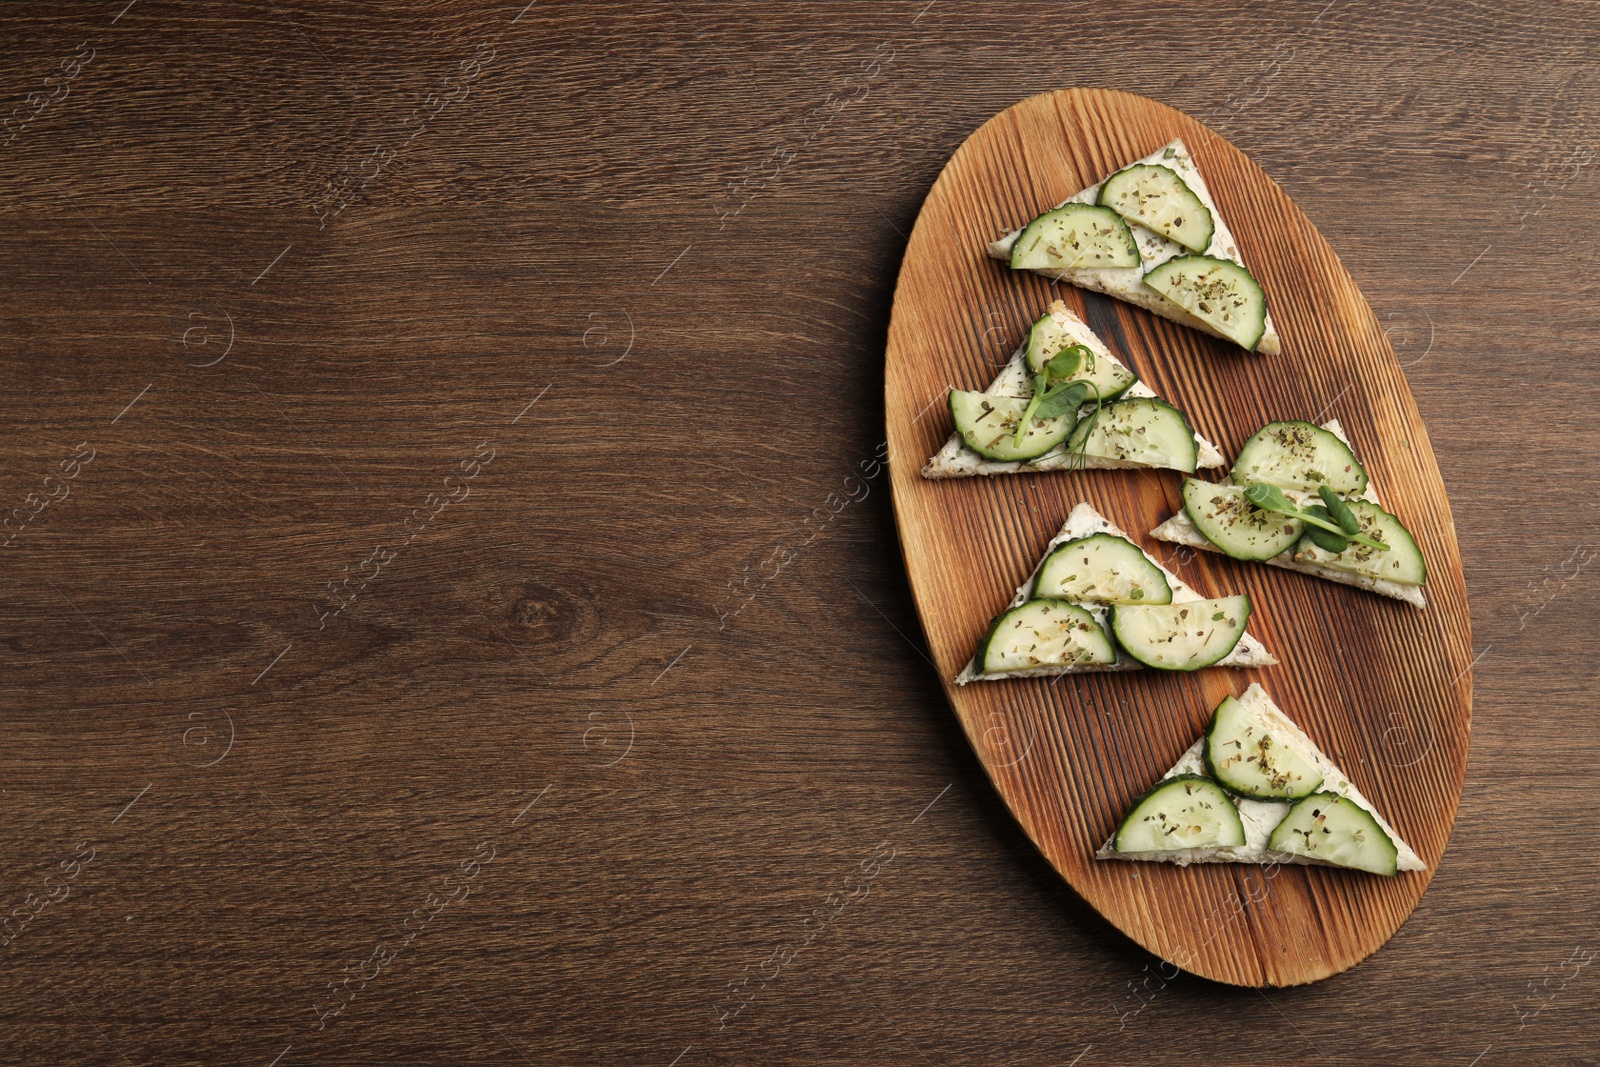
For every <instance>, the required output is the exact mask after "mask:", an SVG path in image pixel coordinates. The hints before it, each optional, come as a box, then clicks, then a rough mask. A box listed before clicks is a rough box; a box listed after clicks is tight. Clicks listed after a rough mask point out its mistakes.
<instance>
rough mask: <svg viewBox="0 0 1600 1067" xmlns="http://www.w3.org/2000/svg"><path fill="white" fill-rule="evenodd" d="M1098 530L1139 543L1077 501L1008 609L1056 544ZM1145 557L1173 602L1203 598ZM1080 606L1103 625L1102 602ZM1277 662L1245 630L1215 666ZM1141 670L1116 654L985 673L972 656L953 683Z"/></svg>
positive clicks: (1028, 591)
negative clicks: (1107, 659)
mask: <svg viewBox="0 0 1600 1067" xmlns="http://www.w3.org/2000/svg"><path fill="white" fill-rule="evenodd" d="M1100 533H1104V534H1110V535H1112V536H1113V537H1120V538H1123V539H1124V540H1126V541H1128V542H1129V543H1130V544H1134V545H1137V544H1138V542H1136V541H1134V540H1133V538H1131V537H1129V536H1128V535H1127V534H1125V533H1123V532H1122V531H1121V530H1120V529H1118V528H1117V526H1116V524H1114V523H1112V522H1111V521H1110V520H1109V519H1107V518H1106V517H1105V516H1104V515H1101V514H1100V513H1099V512H1098V511H1096V510H1095V509H1094V507H1093V506H1092V505H1090V504H1086V503H1085V504H1079V505H1078V506H1077V507H1075V508H1073V509H1072V513H1071V514H1070V515H1068V516H1067V521H1066V522H1065V523H1063V524H1062V527H1061V530H1060V532H1059V533H1057V534H1056V535H1055V537H1053V538H1051V539H1050V543H1049V544H1048V545H1046V546H1045V550H1044V552H1043V554H1042V555H1040V557H1039V563H1038V564H1037V565H1035V566H1034V568H1033V573H1032V574H1030V575H1029V576H1028V580H1027V581H1026V582H1023V583H1022V585H1021V586H1020V587H1019V588H1018V589H1017V593H1016V595H1015V596H1014V597H1012V598H1011V603H1010V604H1008V605H1006V608H1007V610H1009V609H1011V608H1015V607H1020V606H1021V605H1022V604H1024V603H1026V602H1027V601H1028V599H1029V598H1030V597H1031V596H1032V593H1033V583H1034V579H1035V578H1037V577H1038V575H1039V568H1040V567H1042V566H1043V565H1044V561H1045V558H1046V557H1048V556H1049V555H1050V553H1051V552H1052V551H1054V550H1055V547H1056V546H1057V545H1059V544H1062V543H1063V542H1066V541H1075V540H1077V539H1078V538H1080V537H1090V536H1092V535H1094V534H1100ZM1141 551H1142V549H1141ZM1145 558H1146V559H1148V560H1150V562H1151V563H1154V564H1155V565H1156V566H1157V567H1161V572H1162V573H1163V574H1165V575H1166V577H1167V584H1168V585H1170V586H1171V587H1172V602H1173V603H1175V604H1187V603H1191V602H1193V601H1196V600H1204V599H1206V598H1205V597H1203V596H1201V595H1200V594H1199V593H1196V592H1195V591H1194V590H1193V589H1191V588H1190V587H1189V586H1188V585H1186V584H1184V582H1183V579H1181V578H1179V577H1178V576H1177V575H1175V574H1173V573H1172V572H1171V571H1169V570H1167V568H1165V567H1162V566H1161V561H1160V560H1158V559H1156V558H1155V557H1154V556H1152V555H1150V553H1148V552H1146V553H1145ZM1080 606H1081V607H1083V608H1085V609H1087V610H1088V611H1090V612H1092V613H1093V614H1094V615H1095V616H1096V617H1097V618H1099V619H1100V621H1101V625H1104V624H1105V614H1106V611H1105V607H1104V606H1103V605H1094V604H1082V605H1080ZM1277 662H1278V661H1277V659H1275V658H1274V657H1273V655H1272V653H1270V652H1268V651H1267V648H1266V646H1265V645H1263V644H1262V643H1261V642H1260V641H1258V640H1256V639H1255V638H1254V637H1252V636H1250V633H1249V631H1246V632H1245V633H1244V634H1243V635H1242V636H1241V637H1240V638H1239V643H1238V644H1237V645H1235V646H1234V648H1233V651H1232V652H1230V653H1228V655H1227V656H1226V657H1224V658H1223V659H1221V660H1220V661H1218V662H1217V664H1216V665H1217V666H1218V667H1272V666H1275V665H1276V664H1277ZM1144 669H1146V668H1145V666H1144V664H1142V663H1140V662H1138V661H1137V660H1133V659H1129V658H1127V657H1126V656H1122V655H1120V654H1119V655H1118V657H1117V661H1116V662H1115V663H1109V664H1065V665H1060V666H1051V667H1034V668H1032V669H1030V670H1025V671H1006V672H1005V673H1003V674H985V673H983V672H981V671H980V670H979V669H978V661H977V659H976V657H974V658H973V659H971V660H968V661H967V665H966V667H964V668H963V669H962V671H961V673H960V674H958V675H956V684H957V685H966V684H967V683H968V682H994V681H1000V680H1002V679H1005V678H1044V677H1050V676H1053V675H1058V674H1079V673H1082V672H1086V671H1132V670H1144Z"/></svg>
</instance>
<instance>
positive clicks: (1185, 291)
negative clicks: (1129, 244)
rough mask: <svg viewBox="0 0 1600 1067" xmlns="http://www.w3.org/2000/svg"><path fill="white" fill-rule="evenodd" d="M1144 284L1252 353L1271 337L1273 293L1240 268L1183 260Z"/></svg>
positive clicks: (1153, 273)
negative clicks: (1269, 301)
mask: <svg viewBox="0 0 1600 1067" xmlns="http://www.w3.org/2000/svg"><path fill="white" fill-rule="evenodd" d="M1144 283H1145V284H1146V285H1148V286H1149V287H1150V288H1152V289H1154V290H1155V291H1156V292H1158V293H1160V294H1161V295H1162V296H1164V297H1166V298H1167V299H1168V300H1170V301H1172V302H1173V303H1174V304H1177V305H1178V306H1179V307H1181V308H1183V310H1185V311H1187V312H1188V313H1189V314H1191V315H1193V316H1194V317H1195V318H1197V319H1199V320H1200V321H1201V322H1204V323H1206V324H1207V325H1208V326H1210V327H1211V328H1212V329H1214V330H1216V331H1217V332H1218V333H1219V334H1221V335H1222V336H1223V337H1226V338H1227V339H1228V340H1230V341H1232V342H1234V343H1235V344H1237V345H1240V346H1241V347H1243V348H1245V349H1247V350H1249V351H1251V352H1254V351H1255V350H1256V345H1258V344H1260V343H1261V338H1262V336H1263V335H1264V334H1265V333H1266V332H1267V294H1266V293H1263V292H1262V291H1261V286H1259V285H1257V284H1256V280H1255V279H1254V278H1252V277H1251V276H1250V272H1249V271H1247V270H1245V269H1244V268H1243V267H1241V266H1239V264H1237V263H1230V262H1228V261H1227V260H1225V259H1217V258H1216V257H1215V256H1178V257H1177V258H1176V259H1169V260H1167V261H1166V262H1165V263H1163V264H1161V265H1160V266H1159V267H1155V268H1153V269H1152V270H1151V271H1150V273H1148V274H1146V275H1145V276H1144Z"/></svg>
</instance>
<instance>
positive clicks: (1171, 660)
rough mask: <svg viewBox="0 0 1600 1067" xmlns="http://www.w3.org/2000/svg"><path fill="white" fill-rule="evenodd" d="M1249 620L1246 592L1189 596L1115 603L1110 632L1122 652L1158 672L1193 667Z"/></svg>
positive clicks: (1227, 647) (1229, 642)
mask: <svg viewBox="0 0 1600 1067" xmlns="http://www.w3.org/2000/svg"><path fill="white" fill-rule="evenodd" d="M1249 620H1250V598H1249V597H1248V596H1243V595H1241V596H1230V597H1223V598H1222V599H1220V600H1191V601H1189V602H1188V603H1187V604H1165V605H1160V606H1155V605H1151V606H1146V605H1143V604H1131V605H1130V604H1118V605H1115V606H1114V607H1112V609H1111V632H1112V633H1114V634H1116V636H1117V644H1119V645H1121V646H1122V650H1123V651H1124V652H1126V653H1127V654H1128V655H1130V656H1132V657H1133V658H1134V659H1136V660H1138V661H1139V662H1140V663H1143V664H1144V665H1145V666H1146V667H1154V668H1155V669H1156V670H1158V671H1197V670H1199V669H1200V668H1201V667H1209V666H1211V665H1212V664H1213V663H1216V662H1217V661H1218V660H1222V659H1226V658H1227V656H1228V653H1230V652H1232V651H1233V647H1234V646H1235V645H1237V644H1238V643H1239V638H1241V637H1243V636H1244V624H1245V623H1246V622H1248V621H1249Z"/></svg>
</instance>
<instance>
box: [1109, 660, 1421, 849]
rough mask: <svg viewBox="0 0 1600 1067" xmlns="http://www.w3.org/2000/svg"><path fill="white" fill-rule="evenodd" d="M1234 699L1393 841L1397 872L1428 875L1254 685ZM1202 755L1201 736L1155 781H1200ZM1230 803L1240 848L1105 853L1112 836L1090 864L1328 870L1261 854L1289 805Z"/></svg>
mask: <svg viewBox="0 0 1600 1067" xmlns="http://www.w3.org/2000/svg"><path fill="white" fill-rule="evenodd" d="M1238 699H1239V703H1240V704H1241V705H1243V706H1244V708H1245V710H1246V711H1247V712H1248V713H1249V714H1250V715H1251V716H1252V717H1253V718H1254V719H1255V720H1256V722H1258V723H1259V724H1260V725H1261V726H1262V727H1263V729H1265V730H1268V731H1270V732H1271V734H1272V737H1273V740H1274V742H1277V743H1281V744H1284V745H1288V746H1290V747H1292V748H1294V749H1296V750H1298V751H1299V753H1300V755H1302V756H1304V757H1305V758H1306V759H1308V760H1309V761H1311V762H1312V763H1313V764H1315V765H1316V767H1317V769H1318V770H1319V771H1321V772H1322V786H1321V787H1320V788H1321V789H1323V790H1326V791H1327V792H1330V793H1338V794H1339V795H1341V796H1343V797H1346V798H1348V799H1350V800H1352V801H1354V802H1355V803H1356V804H1358V805H1359V806H1361V807H1362V808H1364V809H1365V810H1366V812H1367V814H1369V815H1371V816H1372V817H1373V818H1374V819H1375V820H1377V823H1378V825H1379V826H1381V827H1383V832H1384V833H1386V834H1388V835H1389V837H1390V839H1391V840H1393V841H1394V845H1395V849H1396V851H1397V852H1398V853H1399V855H1398V857H1397V859H1396V864H1395V865H1396V867H1397V868H1398V869H1399V870H1402V871H1425V870H1427V869H1428V865H1427V864H1426V863H1423V862H1422V859H1421V857H1419V856H1418V855H1417V854H1416V853H1415V852H1413V851H1412V850H1411V846H1410V845H1408V844H1406V843H1405V841H1404V840H1403V839H1402V838H1401V837H1400V835H1399V834H1398V833H1396V832H1395V829H1394V827H1392V826H1390V825H1389V824H1388V823H1387V822H1386V821H1385V820H1384V818H1383V816H1382V815H1380V814H1378V809H1377V808H1374V807H1373V806H1372V804H1371V803H1370V802H1369V801H1368V800H1367V798H1366V797H1364V796H1362V795H1361V791H1360V790H1359V789H1357V788H1356V787H1355V785H1354V784H1353V783H1352V782H1351V781H1350V779H1348V778H1346V777H1345V776H1344V772H1342V771H1340V770H1339V768H1338V767H1337V766H1335V765H1334V762H1333V761H1332V760H1331V759H1329V758H1328V757H1327V756H1325V755H1323V754H1322V751H1321V750H1320V749H1318V748H1317V746H1316V744H1315V743H1313V742H1312V740H1311V738H1309V737H1307V736H1306V734H1305V731H1303V730H1301V729H1300V727H1298V726H1296V725H1295V724H1294V723H1293V722H1292V721H1290V719H1289V717H1288V716H1287V715H1285V714H1284V713H1283V712H1282V711H1281V710H1280V709H1279V708H1278V706H1277V705H1276V704H1274V703H1273V702H1272V698H1271V697H1270V696H1268V695H1267V691H1266V690H1265V689H1262V688H1261V686H1260V685H1256V684H1252V685H1251V686H1250V688H1249V689H1246V690H1245V691H1244V695H1243V696H1241V697H1239V698H1238ZM1204 752H1205V737H1204V735H1202V736H1201V738H1200V740H1198V741H1196V742H1195V743H1194V744H1193V745H1191V746H1189V751H1187V752H1185V753H1184V754H1183V756H1182V758H1181V759H1179V760H1178V762H1177V763H1175V764H1173V766H1172V769H1171V770H1170V771H1168V772H1167V773H1166V774H1164V775H1162V778H1161V780H1162V781H1166V780H1167V779H1168V778H1171V777H1173V776H1174V775H1179V774H1198V775H1201V776H1202V777H1205V776H1206V767H1205V758H1204ZM1230 799H1231V800H1233V802H1234V804H1235V806H1236V807H1238V809H1239V821H1240V822H1241V823H1243V824H1244V834H1245V843H1244V844H1243V845H1242V846H1230V847H1221V848H1185V849H1174V850H1172V851H1168V852H1127V853H1123V852H1118V851H1117V850H1116V849H1114V848H1112V847H1111V846H1112V842H1113V841H1115V840H1116V833H1115V832H1113V833H1112V835H1111V837H1110V838H1108V839H1107V840H1106V843H1105V844H1104V845H1102V846H1101V848H1100V851H1098V852H1096V853H1095V859H1101V860H1138V861H1143V862H1149V863H1176V864H1177V865H1178V866H1180V867H1187V866H1188V865H1189V864H1191V863H1261V864H1274V863H1305V864H1313V865H1316V866H1331V865H1330V864H1324V863H1321V862H1320V861H1318V860H1313V859H1308V858H1307V857H1305V856H1298V855H1294V854H1292V853H1288V852H1274V851H1272V850H1271V849H1269V848H1267V839H1268V838H1269V837H1271V836H1272V830H1273V828H1274V827H1276V826H1277V825H1278V823H1279V822H1281V821H1282V820H1283V817H1284V815H1285V814H1287V813H1288V811H1289V805H1290V802H1289V801H1287V800H1248V799H1245V798H1243V797H1230Z"/></svg>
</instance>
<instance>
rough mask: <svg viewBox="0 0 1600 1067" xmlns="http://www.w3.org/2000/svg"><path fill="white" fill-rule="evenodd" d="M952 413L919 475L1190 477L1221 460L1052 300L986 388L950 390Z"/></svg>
mask: <svg viewBox="0 0 1600 1067" xmlns="http://www.w3.org/2000/svg"><path fill="white" fill-rule="evenodd" d="M950 414H951V417H952V418H953V419H954V421H955V433H953V434H951V435H950V439H949V440H948V441H946V442H945V445H944V447H943V448H941V449H940V450H939V451H938V453H937V454H936V455H934V456H933V458H932V459H930V460H928V464H927V466H925V467H923V468H922V476H923V477H924V478H962V477H970V476H972V475H979V474H1017V473H1021V472H1025V471H1050V470H1062V469H1067V470H1084V469H1107V468H1130V467H1160V468H1166V469H1169V470H1176V471H1182V472H1183V473H1185V474H1193V473H1194V472H1195V470H1197V469H1198V468H1200V467H1221V466H1222V465H1223V462H1224V460H1223V458H1222V453H1221V452H1220V451H1218V450H1217V446H1216V445H1214V444H1212V443H1211V442H1210V441H1207V440H1206V439H1205V438H1203V437H1201V436H1199V435H1198V434H1196V433H1195V432H1194V430H1192V429H1191V428H1190V427H1189V420H1188V418H1187V417H1185V415H1184V414H1183V412H1181V411H1179V410H1178V409H1177V408H1175V407H1173V406H1172V405H1171V404H1169V403H1167V402H1166V401H1165V400H1162V399H1161V398H1160V397H1158V396H1156V394H1155V393H1154V392H1153V391H1152V390H1151V389H1150V387H1149V386H1147V385H1145V384H1144V383H1143V382H1142V381H1140V380H1139V376H1138V375H1137V374H1135V373H1134V372H1133V371H1131V370H1129V369H1128V368H1127V367H1126V366H1124V365H1123V364H1122V362H1121V361H1120V360H1118V359H1117V358H1116V357H1115V356H1113V355H1112V354H1111V350H1110V349H1108V348H1107V347H1106V346H1105V344H1104V343H1103V342H1102V341H1101V340H1100V338H1098V337H1096V336H1095V334H1094V331H1093V330H1091V329H1089V327H1088V326H1087V325H1085V324H1084V322H1083V320H1081V319H1079V318H1078V317H1077V316H1076V315H1074V314H1073V313H1072V312H1071V311H1070V310H1068V308H1067V306H1066V305H1065V304H1063V303H1062V302H1061V301H1059V300H1058V301H1056V302H1055V303H1053V304H1051V305H1050V309H1049V311H1048V312H1046V313H1045V314H1044V315H1043V316H1042V317H1041V318H1040V319H1039V320H1038V321H1037V322H1035V323H1034V324H1033V327H1032V328H1031V329H1030V330H1029V331H1028V336H1027V338H1026V339H1025V340H1024V341H1023V343H1022V347H1020V348H1018V349H1017V351H1016V353H1015V354H1014V355H1013V356H1012V357H1011V362H1010V363H1008V364H1006V367H1005V369H1004V370H1002V371H1001V372H1000V376H999V377H997V378H996V379H995V380H994V381H993V382H992V383H991V384H990V386H989V388H987V389H985V390H984V391H983V392H981V393H973V392H965V391H963V390H960V389H952V390H951V391H950Z"/></svg>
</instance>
